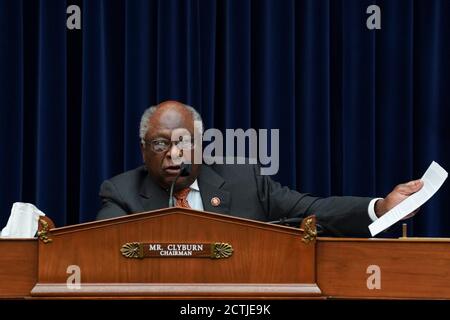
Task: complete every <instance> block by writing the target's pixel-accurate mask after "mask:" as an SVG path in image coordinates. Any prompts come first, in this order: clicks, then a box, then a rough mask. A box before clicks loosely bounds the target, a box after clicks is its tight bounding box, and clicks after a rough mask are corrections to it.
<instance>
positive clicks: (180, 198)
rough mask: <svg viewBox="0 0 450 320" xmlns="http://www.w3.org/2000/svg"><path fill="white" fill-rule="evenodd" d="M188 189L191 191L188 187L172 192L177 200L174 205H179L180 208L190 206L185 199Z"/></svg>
mask: <svg viewBox="0 0 450 320" xmlns="http://www.w3.org/2000/svg"><path fill="white" fill-rule="evenodd" d="M189 191H191V189H190V188H185V189H181V190H180V191H177V192H175V193H174V195H173V196H174V197H175V199H176V200H177V201H176V204H175V206H177V207H181V208H188V209H190V208H191V206H190V205H189V202H188V201H187V196H188V194H189Z"/></svg>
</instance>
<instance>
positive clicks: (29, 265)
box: [0, 239, 38, 298]
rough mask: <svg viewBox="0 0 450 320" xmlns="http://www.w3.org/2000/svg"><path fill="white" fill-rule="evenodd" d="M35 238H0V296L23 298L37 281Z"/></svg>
mask: <svg viewBox="0 0 450 320" xmlns="http://www.w3.org/2000/svg"><path fill="white" fill-rule="evenodd" d="M37 246H38V242H37V240H36V239H8V240H6V239H0V298H24V297H26V296H30V291H31V289H32V288H33V287H34V285H35V284H36V282H37V274H38V247H37Z"/></svg>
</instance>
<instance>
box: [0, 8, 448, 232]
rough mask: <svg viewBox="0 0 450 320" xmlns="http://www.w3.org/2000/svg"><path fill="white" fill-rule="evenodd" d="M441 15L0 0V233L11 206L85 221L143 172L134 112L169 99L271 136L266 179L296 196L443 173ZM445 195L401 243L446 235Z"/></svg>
mask: <svg viewBox="0 0 450 320" xmlns="http://www.w3.org/2000/svg"><path fill="white" fill-rule="evenodd" d="M69 4H78V5H79V6H80V7H81V10H82V11H81V12H82V15H81V19H82V30H68V29H67V28H66V19H67V17H68V15H67V13H66V8H67V6H68V5H69ZM372 4H377V5H378V6H380V8H381V26H382V28H381V30H368V29H367V28H366V19H367V18H368V17H369V14H367V13H366V9H367V7H368V6H369V5H372ZM449 14H450V2H449V1H445V0H432V1H426V0H415V1H411V0H397V1H387V0H384V1H383V0H377V1H373V0H371V1H369V0H298V1H294V0H282V1H275V0H259V1H256V0H243V1H242V0H217V1H210V0H187V1H177V0H152V1H146V0H139V1H125V0H109V1H106V0H84V1H83V0H74V1H70V3H68V1H51V0H39V1H23V0H21V1H20V0H19V1H13V0H0V103H1V107H0V145H1V150H2V152H1V154H0V170H1V172H2V173H3V174H2V178H3V179H1V180H0V226H3V225H4V224H5V223H6V220H7V218H8V216H9V212H10V208H11V206H12V203H13V202H15V201H24V202H32V203H35V204H36V205H37V206H38V207H39V208H40V209H41V210H43V211H44V212H46V213H47V214H48V215H49V216H50V217H51V218H52V219H53V220H54V221H55V223H56V224H57V225H58V226H63V225H67V224H73V223H80V222H86V221H91V220H93V219H94V218H95V215H96V212H97V210H98V209H99V207H100V201H99V199H98V190H99V186H100V184H101V182H102V181H103V180H104V179H107V178H109V177H112V176H113V175H116V174H119V173H121V172H123V171H125V170H129V169H132V168H134V167H136V166H138V165H140V164H141V163H142V159H141V154H140V150H139V137H138V128H139V120H140V116H141V114H142V112H143V111H144V110H145V108H147V107H149V106H151V105H154V104H157V103H159V102H161V101H164V100H169V99H170V100H179V101H182V102H185V103H187V104H189V105H192V106H193V107H195V108H196V109H197V110H199V111H200V113H201V114H202V116H203V119H204V122H205V126H206V128H210V127H214V128H218V129H221V130H224V129H226V128H243V129H244V130H245V129H248V128H255V129H280V169H279V172H278V174H277V175H276V176H275V177H274V178H275V179H276V180H278V181H280V182H281V183H282V184H284V185H288V186H289V187H291V188H295V189H297V190H299V191H301V192H311V193H313V194H316V195H323V196H330V195H360V196H385V195H386V194H387V193H388V192H390V191H391V190H392V189H393V187H394V186H395V185H396V184H398V183H401V182H406V181H408V180H410V179H413V178H420V177H421V175H422V174H423V172H424V171H425V169H426V168H427V167H428V165H429V164H430V163H431V161H432V160H436V161H437V162H439V163H440V164H441V165H442V166H443V167H444V168H447V169H450V151H449V148H448V141H449V138H450V126H448V124H447V121H448V120H447V119H449V118H450V98H449V95H448V88H447V87H448V84H449V83H450V61H449V59H448V57H449V56H450V22H449V20H448V19H447V18H446V17H447V16H448V15H449ZM449 190H450V189H449V187H448V182H447V183H446V184H444V186H443V187H442V189H441V190H440V191H439V193H438V194H437V195H436V196H435V197H433V198H432V199H431V201H430V202H429V203H427V204H426V205H425V206H424V207H423V208H422V212H421V213H420V214H418V215H417V216H416V217H414V218H413V219H412V220H409V222H408V224H409V226H410V231H411V235H417V236H450V216H449V215H448V214H447V212H448V211H449V209H450V197H449ZM397 232H398V230H396V229H394V230H393V233H392V235H396V234H397Z"/></svg>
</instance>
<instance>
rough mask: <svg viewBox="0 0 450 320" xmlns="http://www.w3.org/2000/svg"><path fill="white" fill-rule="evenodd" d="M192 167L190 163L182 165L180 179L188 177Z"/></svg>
mask: <svg viewBox="0 0 450 320" xmlns="http://www.w3.org/2000/svg"><path fill="white" fill-rule="evenodd" d="M191 169H192V165H191V164H190V163H184V162H183V163H182V164H181V165H180V177H188V176H189V175H190V174H191Z"/></svg>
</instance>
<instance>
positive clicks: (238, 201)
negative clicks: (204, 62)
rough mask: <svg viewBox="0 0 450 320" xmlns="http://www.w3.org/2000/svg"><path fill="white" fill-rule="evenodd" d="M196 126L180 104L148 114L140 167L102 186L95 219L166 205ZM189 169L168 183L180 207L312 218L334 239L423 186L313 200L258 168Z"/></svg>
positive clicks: (353, 232)
mask: <svg viewBox="0 0 450 320" xmlns="http://www.w3.org/2000/svg"><path fill="white" fill-rule="evenodd" d="M199 122H200V123H201V117H200V115H199V114H198V113H197V112H196V111H195V110H194V109H193V108H191V107H189V106H186V105H184V104H181V103H179V102H175V101H167V102H164V103H161V104H159V105H158V106H155V107H151V108H149V109H147V110H146V111H145V112H144V114H143V116H142V119H141V126H140V138H141V152H142V157H143V160H144V163H145V166H142V167H139V168H136V169H134V170H131V171H128V172H125V173H123V174H120V175H118V176H116V177H114V178H112V179H109V180H106V181H105V182H104V183H103V184H102V186H101V188H100V197H101V199H102V208H101V210H100V211H99V213H98V215H97V220H101V219H107V218H113V217H119V216H123V215H127V214H132V213H138V212H145V211H151V210H155V209H161V208H165V207H167V204H168V201H169V193H168V189H169V187H170V185H171V183H172V182H173V181H174V179H175V177H176V176H177V175H178V174H179V173H180V165H179V164H177V162H176V161H175V160H176V158H177V157H178V158H180V157H182V158H183V159H184V160H185V161H186V160H187V161H192V159H194V152H195V151H194V149H195V148H194V146H195V144H193V143H192V141H191V140H190V137H193V136H194V133H195V132H196V130H199V131H201V130H202V126H200V128H198V127H195V125H194V124H195V123H199ZM185 136H189V138H186V139H185ZM197 151H198V149H197ZM191 168H192V169H191V172H190V174H189V176H186V177H180V178H179V179H178V180H177V182H176V184H175V191H176V192H175V198H176V201H177V205H179V206H184V207H190V208H192V209H197V210H204V211H209V212H216V213H221V214H232V215H234V216H238V217H242V218H247V219H254V220H259V221H273V220H278V219H281V218H292V217H306V216H308V215H312V214H314V215H315V216H316V218H317V221H318V223H319V224H320V225H322V226H323V227H324V229H325V230H326V231H327V233H328V234H331V235H335V236H362V237H366V236H368V235H369V229H368V225H369V224H370V223H371V222H372V221H374V220H376V219H377V218H378V217H380V216H382V215H383V214H384V213H386V212H387V211H389V210H390V209H391V208H393V207H394V206H395V205H397V204H398V203H400V202H401V201H403V200H404V199H406V198H407V197H408V196H409V195H411V194H413V193H414V192H417V191H418V190H420V188H422V186H423V183H422V182H421V181H420V180H415V181H411V182H409V183H406V184H401V185H398V186H396V187H395V188H394V190H393V191H392V192H391V193H390V194H389V195H387V196H386V198H384V199H382V198H375V199H373V198H363V197H328V198H319V197H314V196H311V195H309V194H305V193H299V192H297V191H294V190H290V189H288V188H287V187H282V186H281V185H280V184H279V183H278V182H275V181H273V180H272V179H271V178H270V177H269V176H265V175H261V174H260V170H259V167H258V166H257V165H250V164H245V165H243V164H233V165H227V164H225V165H223V164H213V165H206V164H199V163H193V164H192V167H191ZM414 213H415V212H413V213H411V215H414Z"/></svg>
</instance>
